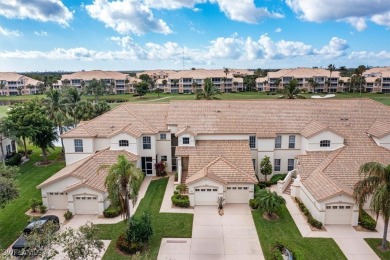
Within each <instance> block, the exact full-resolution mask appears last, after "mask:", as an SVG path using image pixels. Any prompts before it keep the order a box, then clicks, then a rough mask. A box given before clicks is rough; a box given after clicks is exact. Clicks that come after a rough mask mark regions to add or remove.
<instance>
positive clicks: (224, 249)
mask: <svg viewBox="0 0 390 260" xmlns="http://www.w3.org/2000/svg"><path fill="white" fill-rule="evenodd" d="M158 259H161V260H163V259H164V260H168V259H170V260H182V259H183V260H184V259H186V260H188V259H191V260H196V259H202V260H207V259H221V260H222V259H223V260H232V259H247V260H251V259H257V260H258V259H264V256H263V252H262V250H261V247H260V243H259V239H258V236H257V232H256V228H255V225H254V222H253V219H252V214H251V211H250V209H249V206H248V205H247V204H227V205H225V208H224V215H223V216H220V215H218V210H217V208H216V207H215V206H196V207H195V210H194V223H193V228H192V238H191V239H178V238H164V239H163V240H162V241H161V247H160V252H159V256H158Z"/></svg>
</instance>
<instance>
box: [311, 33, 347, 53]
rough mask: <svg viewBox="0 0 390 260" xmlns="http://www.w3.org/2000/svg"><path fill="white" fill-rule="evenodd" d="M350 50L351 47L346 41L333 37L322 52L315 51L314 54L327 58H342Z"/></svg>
mask: <svg viewBox="0 0 390 260" xmlns="http://www.w3.org/2000/svg"><path fill="white" fill-rule="evenodd" d="M348 48H349V45H348V43H347V41H346V40H344V39H341V38H338V37H333V38H332V39H331V40H330V41H329V43H328V44H327V45H325V46H324V47H322V48H321V49H320V50H314V52H315V53H316V54H319V55H323V56H325V57H340V56H344V55H346V50H347V49H348Z"/></svg>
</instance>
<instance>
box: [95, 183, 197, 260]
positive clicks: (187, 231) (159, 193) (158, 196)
mask: <svg viewBox="0 0 390 260" xmlns="http://www.w3.org/2000/svg"><path fill="white" fill-rule="evenodd" d="M167 183H168V179H167V178H164V179H159V180H154V181H152V182H151V183H150V185H149V187H148V190H147V191H146V194H145V197H144V198H143V199H142V200H141V201H140V205H139V206H138V209H137V212H136V213H135V216H139V215H140V214H142V213H143V212H145V211H146V212H150V214H151V219H152V226H153V232H154V234H153V236H152V238H151V240H150V244H149V249H148V250H147V252H148V256H147V257H146V258H147V259H157V255H158V251H159V249H160V244H161V239H162V238H164V237H183V238H190V237H191V235H192V221H193V215H192V214H177V213H159V211H160V207H161V202H162V200H163V197H164V193H165V188H166V186H167ZM97 226H98V229H99V230H100V236H99V238H100V239H103V240H112V242H111V243H110V246H109V247H108V250H107V251H106V253H105V254H104V257H103V259H109V260H111V259H129V257H125V256H122V255H120V254H118V253H117V252H116V248H115V242H116V239H117V238H118V236H119V235H120V234H121V233H123V232H124V231H125V224H124V223H123V222H120V223H118V224H114V225H97Z"/></svg>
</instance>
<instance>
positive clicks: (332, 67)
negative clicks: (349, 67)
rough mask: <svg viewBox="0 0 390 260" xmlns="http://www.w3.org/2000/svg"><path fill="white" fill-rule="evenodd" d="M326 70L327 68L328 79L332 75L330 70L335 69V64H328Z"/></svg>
mask: <svg viewBox="0 0 390 260" xmlns="http://www.w3.org/2000/svg"><path fill="white" fill-rule="evenodd" d="M328 70H329V79H330V78H331V77H332V72H333V71H335V70H336V66H335V65H334V64H329V65H328Z"/></svg>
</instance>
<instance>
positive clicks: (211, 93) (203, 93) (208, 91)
mask: <svg viewBox="0 0 390 260" xmlns="http://www.w3.org/2000/svg"><path fill="white" fill-rule="evenodd" d="M217 95H222V93H221V91H220V90H219V89H218V88H217V87H216V86H215V85H214V84H213V82H212V81H211V79H210V78H206V79H205V80H204V89H203V90H199V91H197V92H196V99H206V100H212V99H219V98H218V97H216V96H217Z"/></svg>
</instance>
